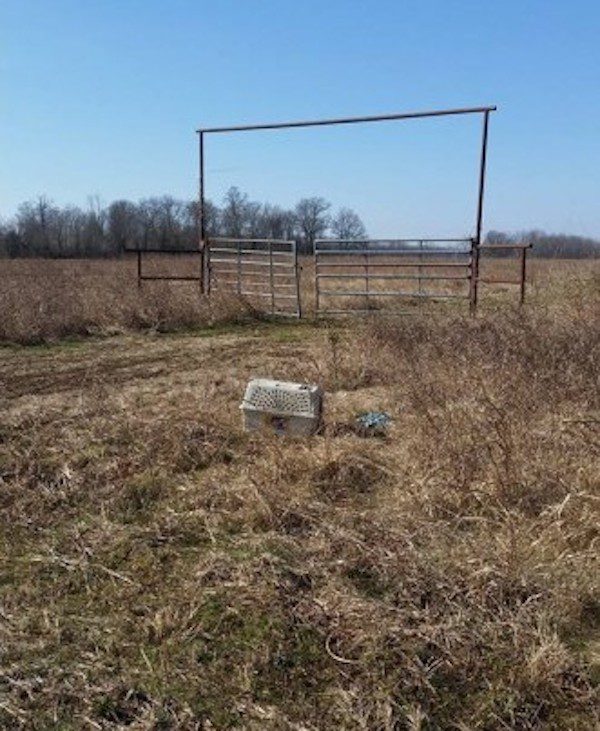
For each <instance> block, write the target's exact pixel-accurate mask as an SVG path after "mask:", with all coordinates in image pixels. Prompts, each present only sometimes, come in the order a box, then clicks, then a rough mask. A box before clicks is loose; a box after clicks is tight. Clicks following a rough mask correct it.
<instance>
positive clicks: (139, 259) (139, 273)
mask: <svg viewBox="0 0 600 731" xmlns="http://www.w3.org/2000/svg"><path fill="white" fill-rule="evenodd" d="M137 284H138V289H140V288H141V286H142V251H141V249H138V252H137Z"/></svg>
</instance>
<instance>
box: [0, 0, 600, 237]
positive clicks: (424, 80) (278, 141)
mask: <svg viewBox="0 0 600 731" xmlns="http://www.w3.org/2000/svg"><path fill="white" fill-rule="evenodd" d="M0 47H1V58H0V63H1V66H0V68H1V82H0V83H1V86H0V89H1V99H2V105H1V110H0V115H1V116H0V127H1V136H0V159H1V160H2V176H1V178H0V180H1V188H0V196H1V197H0V215H2V216H8V215H11V214H12V213H13V212H14V211H15V210H16V207H17V206H18V204H19V203H20V202H21V201H23V200H27V199H31V198H33V197H35V196H37V195H39V194H46V195H47V196H48V197H50V198H51V199H53V200H54V201H55V202H57V203H60V204H63V203H75V204H78V205H85V204H86V200H87V196H88V195H98V196H99V197H100V198H101V200H103V201H105V202H107V201H110V200H112V199H115V198H121V197H125V198H131V199H134V200H137V199H139V198H142V197H145V196H150V195H157V194H162V193H169V194H172V195H174V196H177V197H183V198H191V197H193V196H194V195H195V194H196V189H197V182H196V175H197V154H196V135H195V133H194V130H195V129H196V128H197V127H198V126H203V125H211V124H215V125H217V124H236V123H244V122H248V123H252V122H261V121H278V120H286V119H296V118H299V119H306V118H308V119H310V118H318V117H322V116H325V117H329V116H343V115H355V114H359V115H362V114H378V113H390V112H395V111H404V110H419V109H428V108H441V107H459V106H469V105H479V104H488V103H490V104H497V105H498V107H499V111H498V112H497V113H496V114H495V115H494V116H493V118H492V124H491V129H490V157H489V177H488V197H487V209H486V218H485V228H486V229H489V228H499V229H508V230H520V229H524V228H531V227H538V228H544V229H546V230H549V231H569V232H573V233H579V234H584V235H592V236H600V2H598V0H568V1H562V0H534V1H528V0H496V1H494V2H492V1H491V0H477V1H473V0H454V1H453V0H429V1H428V0H418V1H417V0H410V1H406V0H379V1H378V0H371V1H370V2H367V0H363V1H362V2H357V1H353V0H328V1H327V2H326V1H325V0H319V1H315V0H302V1H300V0H269V1H266V0H265V1H260V0H237V1H235V2H234V1H233V0H212V1H211V2H204V1H203V0H194V1H192V0H168V1H167V0H118V1H117V0H3V1H2V3H1V9H0ZM475 121H476V120H469V119H464V120H446V121H440V120H432V121H427V122H424V123H418V122H405V123H401V124H394V123H385V124H381V125H371V126H368V127H367V126H361V127H345V128H335V129H319V130H298V131H294V132H282V133H277V134H268V133H245V134H243V135H239V136H237V137H236V138H235V139H234V138H233V137H229V136H228V137H226V138H225V137H222V138H212V139H209V141H208V149H207V171H208V176H209V180H208V184H207V185H208V190H207V192H208V195H209V196H210V197H212V198H214V199H215V200H216V201H217V202H218V200H219V198H220V197H221V196H222V194H223V192H224V190H225V189H226V188H227V187H228V186H229V185H231V184H236V185H239V186H240V187H241V188H242V189H244V190H246V191H247V192H248V193H249V194H250V195H251V197H253V198H257V199H260V200H270V201H272V202H279V203H282V204H284V205H290V204H293V203H294V202H295V201H296V200H297V199H298V198H299V197H300V196H303V195H323V196H325V197H326V198H328V199H330V200H331V201H332V202H333V203H334V205H336V206H339V205H349V206H352V207H354V208H355V209H356V210H358V211H359V212H360V213H361V215H362V216H363V218H364V220H365V222H366V224H367V227H368V229H369V233H370V234H371V235H388V236H392V235H396V236H402V235H419V234H420V235H425V234H427V233H430V234H436V235H442V234H447V235H457V234H460V235H462V234H463V233H468V232H470V231H471V230H472V228H473V218H474V203H475V193H476V173H477V170H476V168H477V160H476V155H477V145H478V144H479V127H478V125H476V124H475Z"/></svg>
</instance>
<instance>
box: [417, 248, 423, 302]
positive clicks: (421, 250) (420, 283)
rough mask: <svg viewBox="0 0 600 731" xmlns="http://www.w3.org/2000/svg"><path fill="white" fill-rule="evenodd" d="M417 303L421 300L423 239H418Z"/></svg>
mask: <svg viewBox="0 0 600 731" xmlns="http://www.w3.org/2000/svg"><path fill="white" fill-rule="evenodd" d="M418 276H419V303H421V302H422V301H423V298H422V295H423V282H422V281H421V277H422V276H423V240H422V239H421V240H420V241H419V275H418Z"/></svg>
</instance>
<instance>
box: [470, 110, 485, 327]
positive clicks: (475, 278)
mask: <svg viewBox="0 0 600 731" xmlns="http://www.w3.org/2000/svg"><path fill="white" fill-rule="evenodd" d="M489 118H490V112H489V110H487V109H486V110H485V111H484V113H483V129H482V133H481V158H480V161H479V192H478V195H477V225H476V227H475V240H474V242H473V246H472V247H471V258H472V263H471V291H470V310H471V314H475V311H476V310H477V288H478V284H479V247H480V246H481V227H482V224H483V194H484V192H485V166H486V159H487V141H488V125H489Z"/></svg>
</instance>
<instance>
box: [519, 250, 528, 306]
mask: <svg viewBox="0 0 600 731" xmlns="http://www.w3.org/2000/svg"><path fill="white" fill-rule="evenodd" d="M526 280H527V249H526V248H525V247H523V248H522V249H521V290H520V296H519V304H520V305H523V304H524V303H525V282H526Z"/></svg>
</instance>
